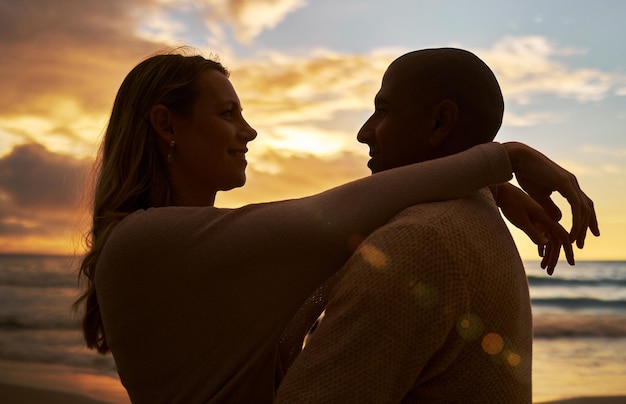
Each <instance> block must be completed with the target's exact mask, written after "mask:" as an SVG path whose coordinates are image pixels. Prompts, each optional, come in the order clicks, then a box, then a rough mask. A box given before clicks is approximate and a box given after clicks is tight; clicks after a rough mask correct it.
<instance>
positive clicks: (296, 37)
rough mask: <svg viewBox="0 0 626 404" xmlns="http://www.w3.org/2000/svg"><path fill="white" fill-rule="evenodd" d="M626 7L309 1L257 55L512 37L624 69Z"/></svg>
mask: <svg viewBox="0 0 626 404" xmlns="http://www.w3.org/2000/svg"><path fill="white" fill-rule="evenodd" d="M625 19H626V2H624V1H620V0H613V1H609V0H605V1H596V2H578V1H571V0H569V1H568V0H551V1H537V0H535V1H524V2H521V1H495V0H475V1H438V2H422V1H419V2H418V1H400V0H395V1H394V0H388V1H385V2H380V1H376V2H373V1H372V2H364V1H362V0H344V1H341V2H337V1H334V0H317V1H309V5H308V6H307V7H304V8H301V9H298V10H296V11H295V12H293V13H291V14H289V15H287V16H286V18H285V20H283V21H282V22H281V23H280V24H279V25H278V26H277V27H276V28H275V29H272V30H266V31H264V32H263V33H262V34H261V35H260V36H259V37H257V38H256V40H255V42H254V44H253V45H252V48H254V47H255V46H257V47H260V48H278V49H298V50H301V49H307V48H314V47H318V46H323V47H328V48H331V49H333V50H336V51H340V52H354V53H363V52H367V51H369V50H371V49H373V48H379V47H406V48H411V49H413V48H414V49H419V48H423V47H429V46H446V45H450V44H457V45H459V46H463V47H467V48H470V49H471V48H481V47H488V46H490V45H492V44H493V43H494V42H495V41H497V40H498V39H499V38H502V37H505V36H529V35H538V36H544V37H546V38H548V39H549V40H550V41H552V42H554V43H555V44H558V45H559V46H560V47H563V48H575V49H581V50H586V51H587V53H586V54H580V55H573V56H572V55H570V56H563V57H562V58H563V60H567V63H568V64H570V65H571V66H587V67H598V68H602V69H614V68H615V66H622V67H623V65H624V56H623V55H624V54H625V53H626V45H625V43H624V41H622V40H621V39H620V38H623V37H624V36H625V34H624V32H625V28H624V27H625V24H624V20H625Z"/></svg>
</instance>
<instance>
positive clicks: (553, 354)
mask: <svg viewBox="0 0 626 404" xmlns="http://www.w3.org/2000/svg"><path fill="white" fill-rule="evenodd" d="M75 265H76V261H75V260H73V259H72V257H57V256H29V255H0V397H1V401H2V403H3V404H11V403H43V404H45V403H60V402H62V403H70V404H71V403H92V404H93V403H112V404H128V403H130V400H129V398H128V396H127V394H126V391H125V389H124V387H123V386H122V384H121V383H120V381H119V377H118V376H117V371H116V368H115V363H114V361H113V358H112V357H111V355H106V356H102V355H99V354H97V353H95V352H93V351H91V350H88V349H87V348H86V347H85V346H84V343H83V341H82V339H81V335H80V331H79V325H78V320H77V319H76V317H75V316H73V315H72V313H71V309H70V307H71V304H72V302H73V301H74V300H75V298H76V296H77V294H78V290H77V288H76V278H75V272H74V271H75ZM525 265H526V268H527V274H528V280H529V284H530V292H531V300H532V305H533V322H534V342H533V401H534V402H535V403H571V404H575V403H599V404H602V403H626V262H606V261H605V262H602V261H599V262H578V263H577V264H576V266H575V267H571V268H569V267H566V266H561V267H559V269H558V271H557V273H556V274H555V275H554V276H552V277H549V276H547V275H545V273H544V272H543V271H542V270H541V269H539V265H538V263H536V262H528V263H525Z"/></svg>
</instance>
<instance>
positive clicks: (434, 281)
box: [276, 190, 532, 404]
mask: <svg viewBox="0 0 626 404" xmlns="http://www.w3.org/2000/svg"><path fill="white" fill-rule="evenodd" d="M339 275H340V276H341V278H340V280H339V281H338V283H337V285H336V286H335V288H334V289H333V291H332V293H331V295H330V300H329V303H328V306H327V308H326V315H325V317H324V318H323V320H322V321H321V323H320V325H319V326H318V327H317V329H316V330H315V332H314V333H313V335H312V336H311V338H310V339H309V340H308V342H307V345H306V347H305V348H304V350H303V351H302V353H301V354H300V355H299V356H298V358H297V359H296V360H295V362H294V364H293V365H292V366H291V368H290V369H289V371H288V372H287V375H286V377H285V379H284V380H283V383H282V384H281V386H280V389H279V391H278V397H277V400H276V403H341V404H345V403H400V402H402V403H530V402H531V350H532V319H531V310H530V299H529V295H528V283H527V279H526V276H525V272H524V268H523V265H522V262H521V260H520V257H519V255H518V252H517V249H516V247H515V244H514V242H513V239H512V238H511V235H510V233H509V231H508V229H507V227H506V225H505V224H504V222H503V221H502V219H501V216H500V214H499V212H498V209H497V207H496V205H495V202H494V201H493V198H492V197H491V195H490V193H489V191H486V190H483V191H481V192H477V193H475V194H474V195H472V196H471V197H466V198H463V199H457V200H452V201H446V202H437V203H429V204H422V205H418V206H413V207H410V208H408V209H406V210H404V211H403V212H401V213H400V214H398V215H397V216H396V217H394V218H393V219H392V220H391V221H390V222H389V223H388V224H387V225H385V226H383V227H381V228H380V229H378V230H377V231H375V232H374V233H372V234H371V235H370V237H369V238H367V239H366V240H365V241H364V242H363V243H362V244H361V245H360V246H359V248H358V249H357V251H356V252H355V254H354V255H353V256H352V257H351V258H350V260H349V261H348V263H347V264H346V266H345V267H344V268H343V269H342V270H341V271H340V272H339Z"/></svg>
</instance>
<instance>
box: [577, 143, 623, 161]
mask: <svg viewBox="0 0 626 404" xmlns="http://www.w3.org/2000/svg"><path fill="white" fill-rule="evenodd" d="M581 151H582V152H583V153H585V154H596V155H599V156H605V157H606V156H610V157H616V158H618V159H619V158H624V157H626V149H623V148H609V147H602V146H598V145H584V146H582V147H581Z"/></svg>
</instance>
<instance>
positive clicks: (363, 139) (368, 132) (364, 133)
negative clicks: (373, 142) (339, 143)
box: [356, 117, 372, 143]
mask: <svg viewBox="0 0 626 404" xmlns="http://www.w3.org/2000/svg"><path fill="white" fill-rule="evenodd" d="M371 120H372V117H370V118H369V119H368V120H367V121H365V123H364V124H363V126H361V129H360V130H359V133H357V135H356V140H358V141H359V142H360V143H368V140H369V139H371V138H372V126H371V125H370V123H371V122H370V121H371Z"/></svg>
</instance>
